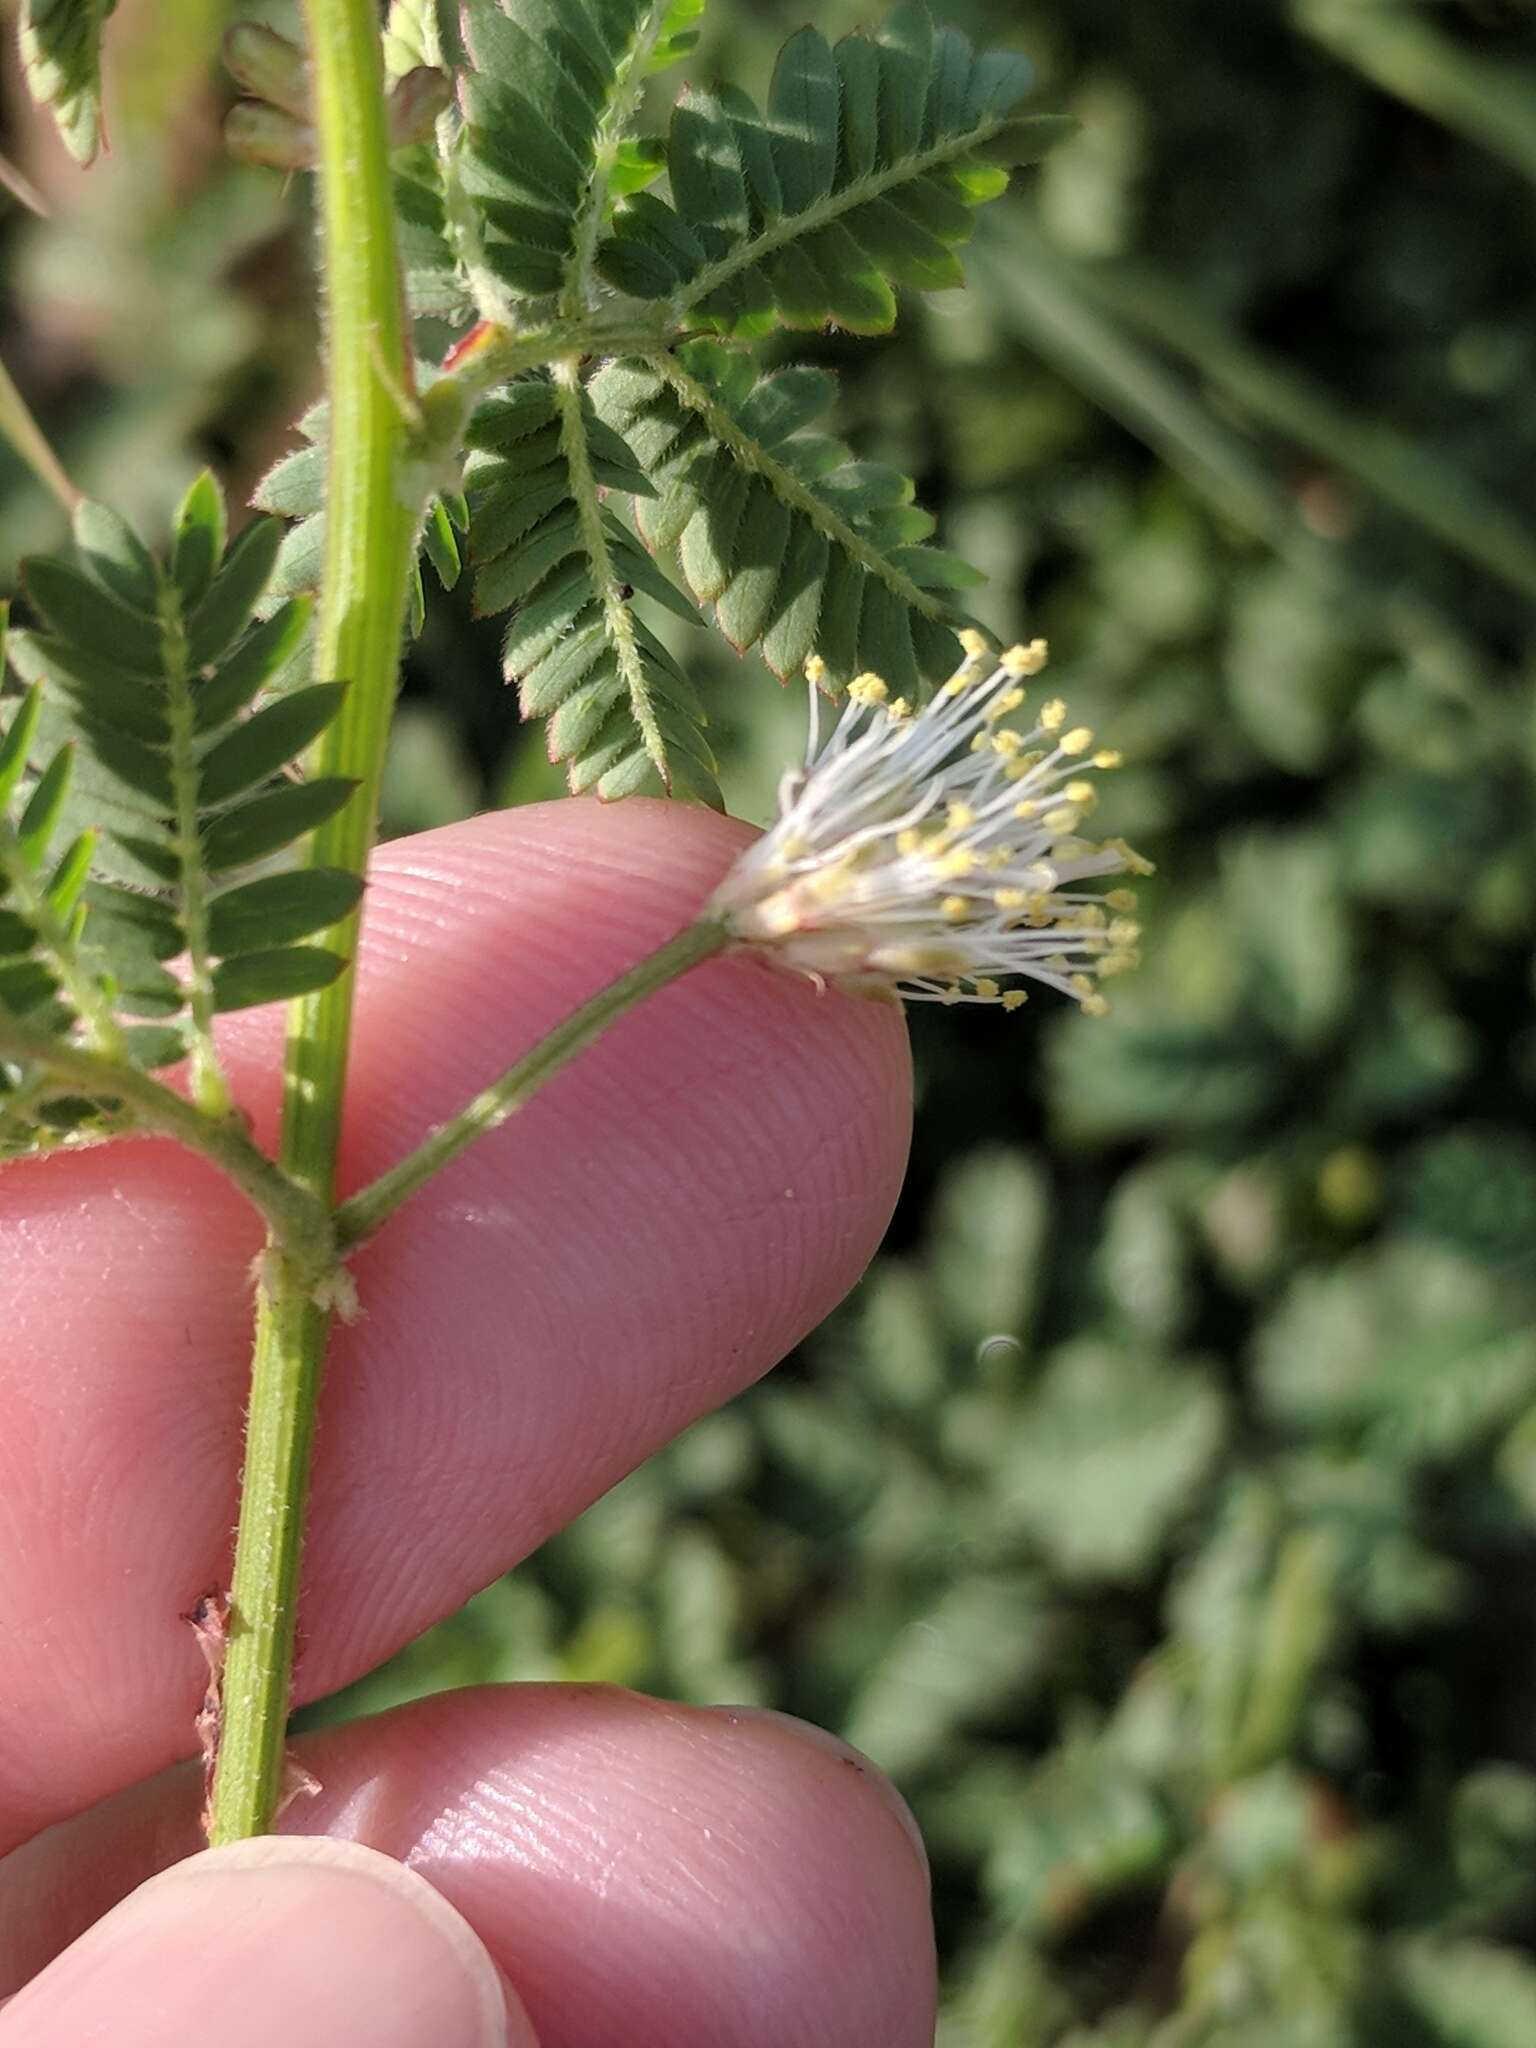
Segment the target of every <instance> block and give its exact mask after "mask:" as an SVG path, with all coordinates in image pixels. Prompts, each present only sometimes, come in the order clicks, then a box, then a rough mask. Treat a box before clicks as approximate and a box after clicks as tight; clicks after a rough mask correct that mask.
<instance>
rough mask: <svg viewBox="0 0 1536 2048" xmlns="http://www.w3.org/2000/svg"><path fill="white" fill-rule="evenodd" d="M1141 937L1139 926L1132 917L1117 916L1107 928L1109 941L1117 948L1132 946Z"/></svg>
mask: <svg viewBox="0 0 1536 2048" xmlns="http://www.w3.org/2000/svg"><path fill="white" fill-rule="evenodd" d="M1140 937H1141V926H1140V925H1139V924H1137V922H1136V920H1135V919H1134V918H1132V917H1117V918H1116V919H1115V921H1114V923H1113V924H1112V925H1111V926H1110V928H1109V943H1110V944H1111V945H1112V946H1114V947H1116V948H1117V949H1118V948H1120V947H1122V946H1134V945H1135V943H1136V941H1137V940H1138V939H1139V938H1140Z"/></svg>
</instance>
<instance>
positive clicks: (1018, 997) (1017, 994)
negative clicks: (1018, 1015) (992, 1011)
mask: <svg viewBox="0 0 1536 2048" xmlns="http://www.w3.org/2000/svg"><path fill="white" fill-rule="evenodd" d="M1028 1001H1029V997H1028V996H1027V995H1026V994H1025V993H1024V991H1023V989H1021V988H1011V989H1009V991H1008V993H1007V994H1006V995H1005V996H1004V997H1003V1008H1004V1009H1005V1010H1022V1009H1023V1007H1024V1005H1025V1004H1026V1003H1027V1002H1028Z"/></svg>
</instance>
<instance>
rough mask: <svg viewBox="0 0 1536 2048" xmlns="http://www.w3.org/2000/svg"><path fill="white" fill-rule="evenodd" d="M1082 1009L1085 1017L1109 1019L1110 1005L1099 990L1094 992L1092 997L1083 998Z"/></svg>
mask: <svg viewBox="0 0 1536 2048" xmlns="http://www.w3.org/2000/svg"><path fill="white" fill-rule="evenodd" d="M1082 1009H1083V1015H1084V1016H1085V1017H1107V1016H1108V1015H1109V1004H1108V1003H1107V1002H1106V1001H1105V999H1104V997H1103V996H1101V995H1100V994H1099V992H1098V990H1097V989H1095V990H1094V992H1093V994H1092V995H1091V996H1084V997H1083V999H1082Z"/></svg>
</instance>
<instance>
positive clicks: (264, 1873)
mask: <svg viewBox="0 0 1536 2048" xmlns="http://www.w3.org/2000/svg"><path fill="white" fill-rule="evenodd" d="M50 1980H51V1981H50ZM107 2018H110V2025H111V2030H112V2039H113V2042H114V2044H115V2048H140V2044H143V2048H148V2044H149V2043H151V2042H154V2043H160V2042H163V2041H166V2040H174V2039H180V2038H185V2039H187V2040H201V2039H216V2040H217V2041H218V2042H219V2043H220V2048H270V2043H271V2042H273V2041H276V2040H281V2041H286V2042H290V2043H303V2044H309V2043H311V2042H313V2043H316V2044H319V2043H321V2042H326V2043H333V2044H336V2048H351V2044H354V2043H356V2044H357V2048H362V2044H364V2043H366V2044H367V2048H443V2044H444V2043H447V2042H451V2043H453V2044H454V2048H460V2044H462V2048H532V2042H533V2036H532V2033H531V2031H529V2030H528V2028H527V2024H526V2021H524V2020H523V2019H522V2015H521V2013H520V2012H517V2011H515V2010H509V2005H508V2000H507V1997H506V1995H505V1993H504V1991H503V1986H502V1982H501V1978H500V1975H499V1973H498V1971H497V1969H496V1966H495V1964H494V1963H493V1962H492V1961H491V1958H490V1956H489V1955H488V1953H487V1952H486V1950H485V1948H484V1947H483V1946H482V1945H481V1943H480V1941H479V1939H478V1937H477V1936H476V1935H475V1933H474V1931H473V1930H472V1928H471V1927H470V1926H469V1924H468V1922H467V1921H465V1920H464V1919H462V1918H461V1917H460V1915H459V1914H458V1913H457V1912H455V1910H454V1909H453V1907H452V1906H450V1905H449V1904H448V1902H447V1900H446V1899H444V1898H443V1897H442V1896H441V1894H440V1893H438V1892H436V1891H434V1890H433V1889H432V1887H431V1886H430V1885H429V1884H428V1883H427V1882H426V1880H425V1879H424V1878H421V1877H418V1876H417V1875H416V1874H415V1872H413V1871H410V1870H407V1869H405V1868H404V1867H403V1866H402V1865H401V1864H399V1863H396V1862H395V1861H393V1859H392V1858H390V1857H387V1856H381V1855H379V1854H378V1853H377V1852H376V1851H374V1850H372V1849H364V1848H361V1847H360V1846H358V1845H357V1844H356V1843H353V1842H336V1841H331V1840H328V1839H326V1838H322V1837H308V1836H305V1837H300V1836H266V1837H264V1838H263V1839H261V1840H260V1841H253V1842H238V1843H233V1844H231V1845H229V1846H228V1847H226V1848H221V1849H209V1850H206V1851H205V1852H204V1853H203V1854H201V1855H198V1856H193V1857H190V1858H189V1859H188V1860H187V1861H186V1862H184V1863H178V1864H176V1865H175V1866H174V1867H173V1868H172V1869H170V1870H167V1871H163V1872H162V1873H161V1874H160V1876H158V1877H154V1878H151V1879H150V1880H149V1882H148V1883H147V1884H144V1885H141V1886H140V1887H139V1889H138V1890H137V1891H136V1892H134V1893H132V1894H131V1895H130V1897H128V1898H127V1899H125V1900H124V1901H123V1902H122V1904H121V1905H119V1906H117V1907H115V1908H114V1909H113V1911H112V1912H111V1913H109V1914H108V1915H107V1917H106V1918H105V1919H104V1920H102V1921H99V1922H98V1923H97V1925H96V1926H95V1927H93V1928H92V1929H91V1931H90V1932H89V1933H88V1934H86V1935H85V1936H83V1937H82V1939H81V1940H80V1941H78V1942H76V1943H75V1945H74V1947H73V1948H71V1949H69V1950H67V1951H66V1952H65V1954H64V1955H62V1956H60V1957H59V1958H58V1960H57V1961H56V1962H55V1963H53V1964H51V1965H50V1966H49V1968H48V1969H46V1970H45V1971H44V1972H43V1973H42V1975H41V1976H40V1977H39V1978H37V1979H36V1980H35V1981H34V1982H33V1983H32V1984H31V1985H29V1986H28V1987H27V1989H26V1990H25V1991H23V1992H22V1993H21V1994H20V1995H19V1997H18V1998H17V1999H16V2000H15V2001H14V2003H13V2004H12V2005H11V2006H10V2007H9V2008H8V2010H7V2012H6V2015H5V2025H6V2028H7V2035H6V2041H7V2048H10V2044H11V2043H12V2042H14V2043H15V2048H23V2044H25V2043H28V2042H30V2041H33V2040H36V2041H38V2042H39V2043H41V2042H50V2043H51V2042H55V2041H61V2040H67V2039H81V2040H84V2039H89V2038H92V2037H93V2036H92V2029H93V2028H94V2027H95V2026H97V2025H99V2024H101V2023H102V2022H103V2021H104V2020H105V2019H107Z"/></svg>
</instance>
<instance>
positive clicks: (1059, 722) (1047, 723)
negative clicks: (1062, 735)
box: [1040, 697, 1067, 732]
mask: <svg viewBox="0 0 1536 2048" xmlns="http://www.w3.org/2000/svg"><path fill="white" fill-rule="evenodd" d="M1066 722H1067V707H1066V705H1065V704H1064V703H1063V702H1062V700H1061V699H1060V697H1053V698H1052V699H1051V700H1050V702H1049V703H1048V704H1042V705H1041V706H1040V730H1041V731H1042V732H1060V730H1061V728H1062V727H1063V726H1064V725H1065V724H1066Z"/></svg>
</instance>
